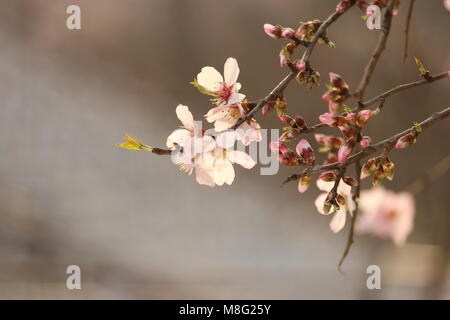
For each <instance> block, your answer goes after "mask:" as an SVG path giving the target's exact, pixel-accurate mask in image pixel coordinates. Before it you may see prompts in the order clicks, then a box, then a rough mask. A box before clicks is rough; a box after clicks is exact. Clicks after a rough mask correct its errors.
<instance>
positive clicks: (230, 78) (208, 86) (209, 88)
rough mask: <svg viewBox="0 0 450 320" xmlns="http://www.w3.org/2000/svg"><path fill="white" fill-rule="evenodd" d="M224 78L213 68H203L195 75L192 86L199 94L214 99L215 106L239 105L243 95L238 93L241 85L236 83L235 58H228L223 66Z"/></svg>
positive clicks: (236, 65)
mask: <svg viewBox="0 0 450 320" xmlns="http://www.w3.org/2000/svg"><path fill="white" fill-rule="evenodd" d="M223 73H224V77H222V75H221V74H220V73H219V71H217V70H216V69H215V68H213V67H203V68H202V70H201V72H200V73H199V74H198V75H197V79H196V81H194V85H196V86H197V87H199V90H200V91H201V92H204V93H207V94H209V95H211V96H213V97H214V99H213V102H214V103H215V104H216V105H217V106H222V107H223V106H229V105H233V104H237V103H240V102H241V101H242V100H244V98H245V95H244V94H242V93H239V92H238V91H239V89H241V84H240V83H238V82H236V81H237V78H238V76H239V66H238V63H237V61H236V59H235V58H228V59H227V61H226V62H225V66H224V72H223Z"/></svg>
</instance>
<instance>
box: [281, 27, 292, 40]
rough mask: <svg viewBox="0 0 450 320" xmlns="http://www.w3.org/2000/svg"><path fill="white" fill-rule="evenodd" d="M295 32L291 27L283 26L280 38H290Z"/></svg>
mask: <svg viewBox="0 0 450 320" xmlns="http://www.w3.org/2000/svg"><path fill="white" fill-rule="evenodd" d="M294 34H295V30H294V29H292V28H283V29H282V30H281V37H282V38H290V37H292V36H293V35H294Z"/></svg>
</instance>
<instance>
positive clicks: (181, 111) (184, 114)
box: [175, 104, 195, 131]
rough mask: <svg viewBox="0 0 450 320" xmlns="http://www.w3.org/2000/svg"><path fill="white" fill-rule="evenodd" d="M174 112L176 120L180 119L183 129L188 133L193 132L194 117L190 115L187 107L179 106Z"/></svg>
mask: <svg viewBox="0 0 450 320" xmlns="http://www.w3.org/2000/svg"><path fill="white" fill-rule="evenodd" d="M175 111H176V113H177V117H178V119H180V121H181V123H182V124H183V127H185V128H186V129H188V130H190V131H194V128H195V123H194V117H193V116H192V113H191V112H190V111H189V108H188V107H187V106H184V105H182V104H179V105H178V106H177V109H176V110H175Z"/></svg>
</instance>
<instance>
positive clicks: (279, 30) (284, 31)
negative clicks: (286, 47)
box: [264, 23, 295, 39]
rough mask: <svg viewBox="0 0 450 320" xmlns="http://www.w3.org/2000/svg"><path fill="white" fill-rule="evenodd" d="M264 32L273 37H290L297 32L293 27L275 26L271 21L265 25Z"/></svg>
mask: <svg viewBox="0 0 450 320" xmlns="http://www.w3.org/2000/svg"><path fill="white" fill-rule="evenodd" d="M264 32H265V33H266V34H267V35H268V36H269V37H271V38H273V39H280V38H285V39H289V38H291V37H292V36H293V35H294V34H295V30H294V29H292V28H285V27H283V26H280V25H276V26H274V25H271V24H270V23H266V24H265V25H264Z"/></svg>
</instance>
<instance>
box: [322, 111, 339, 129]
mask: <svg viewBox="0 0 450 320" xmlns="http://www.w3.org/2000/svg"><path fill="white" fill-rule="evenodd" d="M319 120H320V122H322V123H325V124H327V125H329V126H331V127H332V126H335V125H336V118H335V116H334V115H332V114H331V113H328V112H327V113H324V114H321V115H320V116H319Z"/></svg>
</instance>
